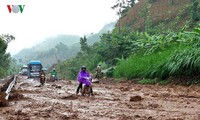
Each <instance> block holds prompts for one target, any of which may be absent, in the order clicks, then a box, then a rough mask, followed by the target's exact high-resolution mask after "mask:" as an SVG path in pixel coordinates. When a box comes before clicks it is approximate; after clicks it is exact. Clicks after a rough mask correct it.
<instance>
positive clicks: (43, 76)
mask: <svg viewBox="0 0 200 120" xmlns="http://www.w3.org/2000/svg"><path fill="white" fill-rule="evenodd" d="M45 79H46V78H45V75H44V74H41V75H40V83H41V85H44V83H45Z"/></svg>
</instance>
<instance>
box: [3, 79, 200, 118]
mask: <svg viewBox="0 0 200 120" xmlns="http://www.w3.org/2000/svg"><path fill="white" fill-rule="evenodd" d="M19 78H20V79H18V80H17V84H16V85H15V91H14V92H13V94H12V95H11V96H10V100H9V105H8V106H7V107H0V120H79V119H81V120H111V119H112V120H200V86H190V87H183V86H175V85H167V86H160V85H137V84H134V83H131V82H130V81H129V82H120V83H115V82H112V80H102V81H101V82H100V83H93V90H94V96H91V97H88V96H80V94H79V95H78V96H76V95H75V90H76V87H77V82H76V81H62V80H61V81H56V82H47V83H45V85H44V86H42V87H41V86H40V83H39V81H37V80H33V79H26V78H25V77H22V76H21V77H19Z"/></svg>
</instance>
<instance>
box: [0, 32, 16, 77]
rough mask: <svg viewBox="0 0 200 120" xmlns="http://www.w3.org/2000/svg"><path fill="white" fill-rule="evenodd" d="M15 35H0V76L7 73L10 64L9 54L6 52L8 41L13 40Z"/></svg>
mask: <svg viewBox="0 0 200 120" xmlns="http://www.w3.org/2000/svg"><path fill="white" fill-rule="evenodd" d="M14 39H15V37H13V36H12V35H9V34H3V35H0V63H1V64H0V77H4V76H5V75H7V74H8V69H9V66H10V60H11V58H10V54H8V53H6V49H7V46H8V43H9V42H11V41H12V40H14Z"/></svg>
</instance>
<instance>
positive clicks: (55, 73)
mask: <svg viewBox="0 0 200 120" xmlns="http://www.w3.org/2000/svg"><path fill="white" fill-rule="evenodd" d="M51 77H52V79H54V80H57V71H56V70H55V68H53V71H52V72H51Z"/></svg>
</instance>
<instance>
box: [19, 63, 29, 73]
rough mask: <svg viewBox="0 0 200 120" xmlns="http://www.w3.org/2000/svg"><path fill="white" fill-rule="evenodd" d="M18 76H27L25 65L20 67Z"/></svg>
mask: <svg viewBox="0 0 200 120" xmlns="http://www.w3.org/2000/svg"><path fill="white" fill-rule="evenodd" d="M20 74H21V75H28V66H27V65H24V66H23V67H21V69H20Z"/></svg>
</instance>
